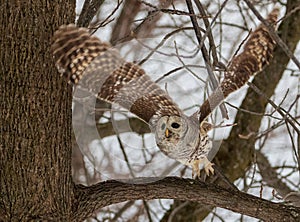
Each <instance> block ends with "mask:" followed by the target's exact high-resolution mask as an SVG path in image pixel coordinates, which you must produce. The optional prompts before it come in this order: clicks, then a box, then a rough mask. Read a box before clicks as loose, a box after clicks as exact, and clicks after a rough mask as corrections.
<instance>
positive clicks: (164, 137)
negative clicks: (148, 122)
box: [154, 115, 200, 160]
mask: <svg viewBox="0 0 300 222" xmlns="http://www.w3.org/2000/svg"><path fill="white" fill-rule="evenodd" d="M197 123H198V124H197ZM155 128H156V129H155V130H154V132H155V139H156V143H157V145H158V147H159V148H160V149H161V150H162V152H163V153H165V154H166V155H167V156H169V157H171V158H173V159H177V160H181V159H188V158H189V155H190V154H191V153H192V152H193V149H195V147H196V145H197V143H198V142H199V140H200V128H199V122H197V121H196V120H194V119H192V118H190V117H187V116H185V115H182V116H163V117H161V118H160V119H159V120H158V122H157V124H156V127H155Z"/></svg>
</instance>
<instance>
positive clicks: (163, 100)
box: [51, 9, 278, 175]
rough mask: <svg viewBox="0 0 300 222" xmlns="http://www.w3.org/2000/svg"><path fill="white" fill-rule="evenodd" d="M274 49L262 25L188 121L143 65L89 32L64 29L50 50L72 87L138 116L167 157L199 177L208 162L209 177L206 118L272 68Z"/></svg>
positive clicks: (71, 27)
mask: <svg viewBox="0 0 300 222" xmlns="http://www.w3.org/2000/svg"><path fill="white" fill-rule="evenodd" d="M277 15H278V9H275V10H273V12H272V13H271V14H270V15H269V17H268V21H269V22H270V23H272V24H273V23H275V21H276V19H277ZM274 46H275V42H274V41H273V40H272V38H271V37H270V35H269V33H268V31H267V29H266V28H264V27H263V26H262V25H260V26H259V27H258V28H257V29H256V30H255V31H254V32H253V33H252V34H251V36H250V38H249V40H248V41H247V43H246V44H245V47H244V51H243V52H242V53H241V54H240V55H238V56H236V57H234V58H233V60H232V62H231V65H230V66H229V68H228V70H227V71H226V72H225V76H224V80H223V81H222V82H221V84H220V85H219V87H218V88H217V89H216V90H215V91H214V92H213V93H212V95H211V96H210V97H209V98H208V99H207V100H206V101H205V102H204V103H203V105H202V106H201V108H200V111H199V112H196V113H195V114H194V115H192V116H189V117H188V116H186V115H185V114H184V113H183V112H182V111H181V110H180V109H179V107H178V106H177V105H176V103H174V102H173V101H172V99H171V98H170V96H169V95H168V94H167V93H166V92H165V91H164V90H162V89H161V88H160V87H159V86H158V85H157V84H155V83H154V82H153V81H152V80H151V79H150V77H149V76H148V75H146V73H145V71H144V70H143V69H142V68H141V67H140V66H138V65H136V64H134V63H131V62H126V61H125V60H124V59H123V58H122V57H121V56H120V55H119V53H118V51H117V50H115V49H113V48H111V47H110V45H109V44H108V43H103V42H101V41H100V40H99V39H98V38H96V37H93V36H91V35H90V34H89V32H88V29H85V28H77V27H76V26H75V25H67V26H61V27H60V28H59V30H58V31H56V32H55V34H54V37H53V44H52V47H51V51H52V53H53V57H54V61H55V64H56V66H57V68H58V70H59V72H60V73H61V74H63V75H64V76H65V77H66V78H67V80H68V81H69V83H72V84H75V86H76V87H80V88H81V89H83V90H85V91H87V92H89V93H90V94H92V95H93V96H94V97H96V98H98V99H101V100H105V101H107V102H110V103H117V104H119V105H121V106H122V107H124V108H125V109H127V110H129V111H130V112H132V113H133V114H135V115H137V116H138V117H139V118H141V119H142V120H144V121H145V122H147V123H148V124H149V126H150V128H151V130H152V131H153V132H154V133H155V138H156V144H157V146H158V147H159V148H160V150H161V151H162V152H163V153H164V154H166V155H167V156H168V157H170V158H173V159H176V160H178V161H180V162H182V163H183V164H185V165H189V166H192V168H193V173H195V174H197V175H199V164H200V163H201V162H204V165H205V171H206V173H207V175H209V173H213V172H214V169H213V167H212V165H213V164H212V163H211V162H210V161H209V160H208V159H207V155H208V153H209V151H210V150H211V148H212V142H211V140H210V139H209V137H208V134H207V132H208V131H209V130H210V129H211V125H210V124H209V123H207V122H206V121H205V119H206V118H207V116H208V115H209V114H210V113H211V111H212V110H213V109H214V108H215V107H217V105H218V104H219V103H220V102H221V101H222V100H223V99H224V98H225V97H226V96H228V94H230V93H231V92H233V91H235V90H237V89H238V88H240V87H241V86H243V85H244V84H245V83H246V82H247V81H248V79H249V77H250V76H251V75H254V74H255V73H257V72H259V71H261V69H262V67H263V66H264V65H265V64H268V62H269V60H270V58H271V57H272V51H273V49H274Z"/></svg>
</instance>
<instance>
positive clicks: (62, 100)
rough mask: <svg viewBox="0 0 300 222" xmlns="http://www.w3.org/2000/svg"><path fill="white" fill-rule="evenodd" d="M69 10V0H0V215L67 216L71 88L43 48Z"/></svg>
mask: <svg viewBox="0 0 300 222" xmlns="http://www.w3.org/2000/svg"><path fill="white" fill-rule="evenodd" d="M74 18H75V0H67V1H65V0H40V1H21V0H16V1H1V4H0V35H1V41H0V63H1V65H0V95H1V96H0V113H1V116H0V130H1V131H0V169H1V170H0V221H29V220H42V219H45V220H47V221H49V220H55V221H66V220H69V218H70V215H71V210H72V208H71V206H72V205H71V204H72V199H73V185H72V180H71V176H70V175H71V143H70V142H71V140H70V138H71V128H70V126H71V98H72V94H71V87H66V84H65V82H64V81H63V80H62V79H61V78H60V77H59V75H58V74H57V70H56V69H55V67H54V65H53V62H52V59H51V55H50V53H49V49H50V44H51V36H52V34H53V32H54V30H55V29H57V27H58V26H59V25H61V24H63V23H70V22H74Z"/></svg>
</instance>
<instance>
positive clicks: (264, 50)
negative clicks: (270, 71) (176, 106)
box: [198, 8, 279, 122]
mask: <svg viewBox="0 0 300 222" xmlns="http://www.w3.org/2000/svg"><path fill="white" fill-rule="evenodd" d="M278 14H279V9H278V8H275V9H274V10H273V11H272V12H271V13H270V14H269V15H268V17H267V19H266V21H267V22H268V23H269V24H271V25H272V26H273V27H274V28H275V27H276V21H277V17H278ZM275 45H276V42H275V41H274V40H273V39H272V37H271V36H270V34H269V31H268V29H267V28H266V27H265V26H264V25H262V24H261V25H260V26H259V27H258V28H257V29H256V30H255V31H254V32H253V33H251V35H250V37H249V39H248V41H247V42H246V44H245V46H244V51H243V52H242V53H241V54H239V55H237V56H236V57H234V58H233V59H232V61H231V63H230V65H229V67H228V70H227V71H226V72H225V75H224V79H223V81H222V82H221V83H220V85H219V86H218V87H217V89H216V90H215V91H214V92H213V93H212V94H211V95H210V96H209V97H208V99H207V100H206V101H205V102H204V103H203V104H202V106H201V107H200V111H199V113H198V114H199V115H200V118H199V119H200V122H202V121H203V120H205V119H206V118H207V116H208V115H209V114H210V113H211V111H212V110H214V109H215V108H216V107H217V106H218V105H219V104H220V103H221V102H222V101H223V100H224V99H225V98H226V97H227V96H228V95H229V94H230V93H232V92H234V91H236V90H237V89H239V88H241V87H242V86H243V85H244V84H245V83H246V82H247V81H248V80H249V78H250V77H251V76H253V75H255V74H256V73H258V72H260V71H262V69H263V67H264V66H265V65H267V64H269V61H270V59H271V58H272V53H273V50H274V48H275Z"/></svg>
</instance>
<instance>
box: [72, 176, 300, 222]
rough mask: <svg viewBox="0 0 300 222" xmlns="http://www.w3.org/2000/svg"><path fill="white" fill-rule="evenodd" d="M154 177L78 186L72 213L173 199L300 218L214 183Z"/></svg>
mask: <svg viewBox="0 0 300 222" xmlns="http://www.w3.org/2000/svg"><path fill="white" fill-rule="evenodd" d="M149 179H150V180H149ZM155 179H160V178H140V179H135V180H127V181H122V182H121V181H115V180H110V181H105V182H101V183H98V184H96V185H94V186H90V187H85V186H82V185H78V186H77V187H76V193H77V200H78V202H77V204H76V208H75V209H74V216H75V217H76V218H77V215H81V214H82V213H83V212H85V213H86V217H88V216H90V215H91V214H92V213H93V211H94V209H99V208H101V207H104V206H108V205H111V204H115V203H120V202H123V201H127V200H138V199H143V200H151V199H159V198H164V199H170V198H175V199H179V200H185V201H187V200H188V201H194V202H201V203H206V204H209V205H212V206H218V207H222V208H225V209H229V210H232V211H235V212H238V213H241V214H246V215H249V216H252V217H255V218H259V219H261V220H264V221H299V220H300V208H296V207H292V206H286V205H283V204H279V203H272V202H270V201H267V200H264V199H261V198H258V197H255V196H252V195H249V194H246V193H243V192H240V191H236V190H226V189H224V188H222V187H218V186H216V185H214V184H206V183H203V182H200V181H196V180H192V179H182V178H177V177H167V178H164V179H161V180H155ZM151 180H154V181H155V182H151ZM149 181H150V182H149ZM141 182H143V183H141ZM147 182H148V183H147ZM203 194H205V195H203ZM270 215H272V217H270ZM77 219H78V220H79V218H77ZM81 219H84V218H81Z"/></svg>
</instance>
